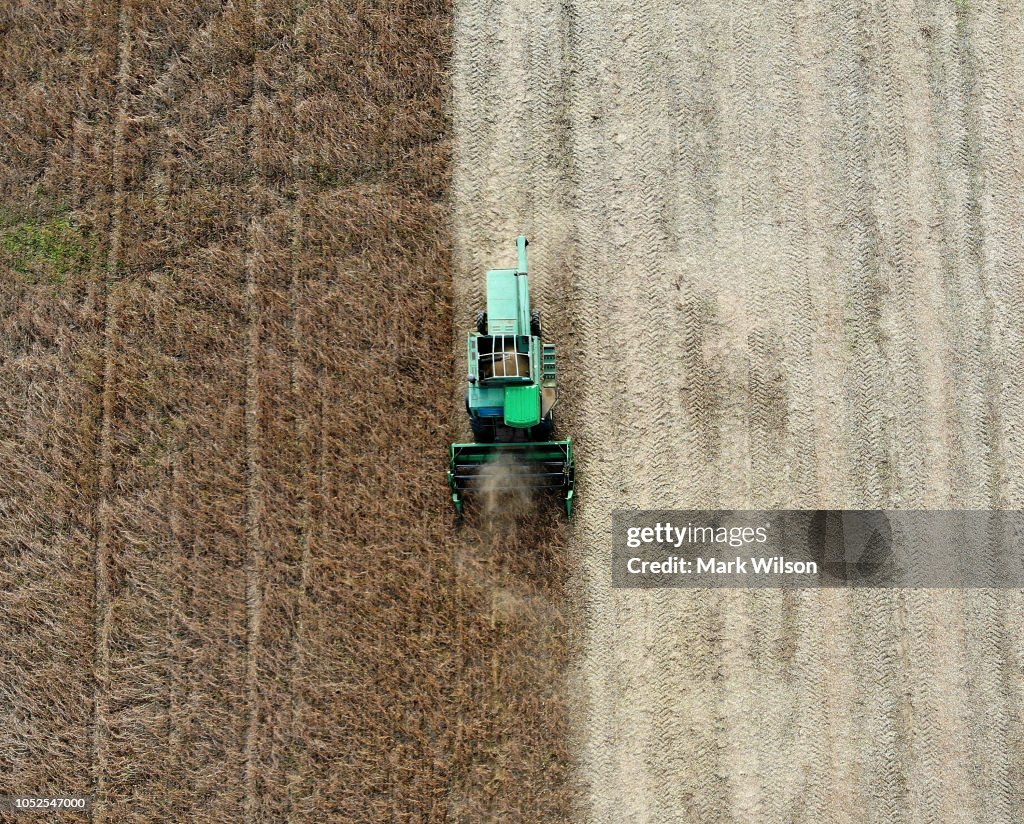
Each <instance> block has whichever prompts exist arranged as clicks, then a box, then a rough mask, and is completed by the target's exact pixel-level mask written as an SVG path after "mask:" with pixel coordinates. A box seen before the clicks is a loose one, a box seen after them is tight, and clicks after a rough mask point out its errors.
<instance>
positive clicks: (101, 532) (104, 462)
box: [92, 3, 131, 822]
mask: <svg viewBox="0 0 1024 824" xmlns="http://www.w3.org/2000/svg"><path fill="white" fill-rule="evenodd" d="M128 22H129V21H128V12H127V9H126V8H125V7H124V5H123V4H122V3H119V4H118V9H117V19H116V26H117V82H116V90H115V107H116V113H115V119H114V135H113V154H112V158H111V164H112V172H111V174H112V177H113V187H114V201H113V207H112V212H111V223H110V230H109V247H108V249H107V266H106V272H105V278H104V279H105V287H104V290H103V383H102V389H101V410H102V411H101V422H100V440H99V445H98V453H99V454H98V463H99V469H100V472H99V493H100V497H99V502H98V507H97V513H96V523H97V535H96V560H95V569H94V575H95V612H94V615H95V619H94V630H95V641H94V644H95V653H94V655H95V657H94V660H93V667H94V671H95V678H96V686H95V691H94V693H93V706H94V719H93V730H92V750H93V752H92V754H93V766H94V769H95V804H94V806H93V810H92V820H93V822H103V821H105V820H106V810H107V770H108V765H107V761H108V759H107V745H108V742H107V733H108V729H107V719H108V716H109V713H110V708H109V705H108V703H109V702H108V697H109V693H108V689H109V682H110V630H111V624H112V622H113V615H112V612H111V594H110V568H109V567H110V540H111V531H112V526H111V512H112V507H113V502H112V497H113V495H114V476H113V433H112V431H111V426H112V422H113V416H114V351H113V350H114V336H115V334H116V329H117V319H116V308H115V307H113V306H112V305H111V303H112V295H111V292H112V284H113V283H114V282H115V280H116V279H117V276H118V273H119V266H120V254H121V221H122V219H123V215H124V203H125V175H124V146H125V125H126V120H127V112H126V110H127V105H128V88H127V84H128V77H129V62H130V59H131V43H130V41H129V34H128Z"/></svg>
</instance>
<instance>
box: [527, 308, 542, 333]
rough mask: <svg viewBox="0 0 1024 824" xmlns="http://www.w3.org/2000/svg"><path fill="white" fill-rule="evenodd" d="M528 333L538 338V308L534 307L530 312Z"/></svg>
mask: <svg viewBox="0 0 1024 824" xmlns="http://www.w3.org/2000/svg"><path fill="white" fill-rule="evenodd" d="M530 334H531V335H533V336H534V337H535V338H539V337H540V336H541V334H540V310H539V309H534V310H533V311H532V312H530Z"/></svg>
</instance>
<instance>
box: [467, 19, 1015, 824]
mask: <svg viewBox="0 0 1024 824" xmlns="http://www.w3.org/2000/svg"><path fill="white" fill-rule="evenodd" d="M1022 34H1024V32H1022V27H1021V21H1020V18H1019V15H1016V14H1014V13H1013V11H1012V10H1011V9H1009V7H1006V6H1000V5H997V4H995V3H992V2H955V3H954V2H926V3H917V4H912V3H903V2H896V3H873V4H856V3H855V4H852V5H851V4H833V3H822V2H812V3H809V4H792V3H785V2H770V3H767V4H760V3H758V4H755V3H731V4H730V3H725V4H723V3H713V2H698V3H685V4H684V3H678V2H673V3H654V2H639V3H613V2H606V1H605V0H581V2H570V3H562V2H558V3H556V2H545V1H544V0H519V2H512V3H506V4H501V5H500V6H495V4H493V3H489V2H483V1H482V0H465V2H462V3H460V4H459V6H458V13H457V16H456V54H455V76H454V79H453V85H454V91H455V127H456V137H457V144H456V163H455V170H454V191H455V198H456V203H455V226H456V236H455V248H456V319H457V320H458V321H459V322H460V325H461V326H462V327H463V328H464V327H466V325H467V324H468V322H469V319H470V318H471V316H472V312H473V310H475V309H476V308H477V305H476V304H477V301H478V295H479V289H480V273H481V272H482V271H483V270H484V269H486V268H487V267H488V266H493V265H495V264H496V262H498V261H500V260H504V259H508V256H509V254H510V249H511V239H512V238H514V236H515V235H516V234H517V233H519V232H520V231H522V232H523V233H525V234H527V235H528V236H530V237H531V239H532V241H533V243H532V245H531V253H532V257H531V273H532V275H533V277H532V282H533V284H534V286H535V288H538V289H539V292H540V301H541V304H542V307H543V309H544V310H545V312H546V315H547V328H548V330H552V331H554V333H555V340H556V342H557V343H558V344H559V346H560V358H561V363H562V366H561V370H560V371H561V374H562V375H564V376H566V391H567V395H568V400H567V401H566V402H565V403H564V404H563V405H562V407H561V408H560V413H561V415H560V422H561V425H562V432H563V433H565V434H572V435H573V436H574V437H576V438H577V439H578V444H579V454H580V478H581V483H580V486H579V496H580V499H579V500H580V509H579V518H578V522H577V523H576V525H575V528H574V530H573V539H572V545H571V547H570V551H571V552H572V553H573V563H575V564H578V565H579V573H578V578H577V579H576V580H575V585H574V586H575V589H574V591H575V598H576V602H577V604H578V607H579V611H580V614H581V615H582V616H583V638H582V641H581V656H580V659H581V660H580V663H579V688H578V692H576V693H575V694H574V696H573V703H574V706H575V707H576V709H577V713H578V725H577V728H576V731H577V735H578V738H579V742H580V748H579V753H578V767H579V769H578V777H579V780H580V784H581V787H582V793H583V796H584V799H585V802H584V805H583V817H585V818H586V819H587V820H592V821H601V822H622V821H693V822H728V821H736V822H750V821H757V822H795V821H806V822H821V821H830V822H831V821H835V822H841V821H849V822H862V821H943V822H954V821H962V822H981V821H986V822H1015V821H1020V820H1022V819H1024V793H1022V790H1021V787H1022V781H1021V779H1022V776H1024V727H1022V721H1024V719H1022V700H1024V686H1022V685H1024V677H1022V676H1024V645H1022V642H1021V638H1022V637H1024V635H1022V630H1024V599H1022V596H1021V593H1020V592H1005V591H998V592H991V591H974V592H967V593H965V592H947V591H925V590H921V591H901V592H897V591H857V592H842V591H838V592H837V591H827V592H821V591H803V592H797V593H789V594H783V593H780V592H771V591H759V592H744V591H711V592H703V591H701V592H698V591H672V590H665V591H647V592H638V591H613V590H611V588H610V585H609V584H610V566H609V565H610V549H611V548H610V532H609V530H610V514H611V511H612V510H613V509H615V508H617V507H620V506H640V507H646V508H672V507H675V508H680V509H684V508H686V509H692V508H701V507H707V508H732V507H735V508H757V507H795V508H818V507H830V508H832V507H835V508H843V507H845V508H873V507H874V508H958V507H959V508H989V507H996V508H1020V507H1022V506H1024V454H1022V448H1024V440H1022V438H1021V421H1022V413H1024V407H1022V385H1024V384H1022V380H1021V379H1022V368H1021V364H1022V363H1024V322H1022V319H1021V317H1020V311H1019V310H1020V303H1021V300H1020V299H1021V295H1022V290H1024V269H1022V267H1021V260H1024V225H1022V224H1024V207H1022V196H1024V171H1022V170H1024V141H1022V136H1024V116H1022V112H1024V105H1022V104H1024V62H1022V58H1021V52H1020V49H1019V48H1018V45H1019V43H1020V42H1021V37H1022ZM457 351H458V350H457Z"/></svg>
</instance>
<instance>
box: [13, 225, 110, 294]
mask: <svg viewBox="0 0 1024 824" xmlns="http://www.w3.org/2000/svg"><path fill="white" fill-rule="evenodd" d="M5 217H7V216H6V215H5ZM5 223H7V224H8V225H6V226H4V225H3V224H5ZM0 226H3V228H0V256H2V257H3V258H4V262H5V263H7V265H9V266H10V267H11V268H12V269H14V271H15V272H17V273H18V274H20V275H21V276H22V277H23V278H24V279H25V280H26V281H27V282H29V283H33V284H46V285H50V286H61V285H63V284H65V283H67V281H68V280H69V279H70V278H73V277H75V276H76V275H79V274H82V273H84V272H85V271H86V270H87V269H88V266H89V258H90V254H91V246H90V244H89V240H88V238H87V237H86V235H85V233H84V232H83V231H82V230H81V229H80V228H79V227H77V226H76V225H75V224H74V223H72V222H71V221H70V220H69V219H68V218H67V217H64V216H59V217H53V218H48V219H46V220H23V221H21V222H17V223H9V222H8V221H7V220H4V221H2V222H0Z"/></svg>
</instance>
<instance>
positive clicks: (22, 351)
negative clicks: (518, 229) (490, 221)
mask: <svg viewBox="0 0 1024 824" xmlns="http://www.w3.org/2000/svg"><path fill="white" fill-rule="evenodd" d="M451 35H452V28H451V9H450V7H449V6H448V5H447V4H446V3H445V2H388V3H373V2H353V3H349V2H308V3H307V2H297V1H296V2H293V1H292V0H285V1H284V2H275V0H262V2H261V0H254V2H241V3H234V2H226V3H221V2H200V3H182V2H177V3H155V2H146V0H123V2H98V3H80V2H55V3H45V4H43V3H8V4H6V5H5V6H4V7H3V9H2V10H0V66H2V67H3V68H2V72H0V82H2V85H3V93H4V104H3V106H2V107H0V210H2V211H0V267H2V268H0V650H2V656H3V660H4V665H3V667H2V669H0V793H19V794H36V793H44V792H52V793H63V794H86V795H90V796H92V798H93V800H94V807H93V811H92V813H91V819H92V820H93V821H96V822H120V821H140V822H142V821H146V822H153V821H188V822H203V821H209V822H239V821H246V822H262V821H267V822H269V821H275V822H278V821H295V822H303V821H310V822H312V821H317V822H322V821H352V822H367V821H403V822H428V821H429V822H437V821H467V822H468V821H481V820H487V819H488V818H491V817H498V818H503V819H504V820H523V821H530V820H534V821H541V820H547V819H554V820H558V819H564V818H565V817H566V816H567V815H568V812H567V811H568V809H569V807H568V805H569V801H570V798H569V794H568V792H569V791H568V789H567V787H568V784H567V783H566V781H565V775H566V773H567V764H568V763H569V761H568V756H567V754H566V751H565V746H566V745H565V741H566V738H567V735H566V731H565V724H566V721H565V719H566V717H567V716H566V713H565V711H564V700H565V699H564V695H565V690H563V689H561V688H560V687H558V686H553V685H557V684H558V678H559V677H560V676H559V673H560V672H561V669H562V668H563V666H564V665H563V661H564V657H565V655H566V640H565V639H566V632H565V631H564V627H563V624H564V617H563V616H562V612H561V610H562V608H563V607H562V604H563V592H562V590H563V585H564V582H565V579H566V573H565V570H564V568H563V567H564V565H563V560H562V559H563V558H564V557H565V555H564V553H563V552H559V551H558V535H557V532H555V530H554V527H549V526H543V525H542V526H535V525H531V524H523V525H520V526H518V527H516V528H515V529H512V530H511V532H510V534H508V535H507V536H505V537H504V538H503V540H502V541H500V542H497V541H494V540H492V539H490V538H489V537H488V535H487V533H485V532H482V531H480V530H479V529H477V528H476V527H474V525H473V524H469V525H468V526H467V528H466V529H465V530H463V532H461V533H459V534H457V535H456V534H455V533H454V532H453V530H452V518H451V512H450V505H449V502H448V499H447V488H446V486H445V482H444V468H445V463H444V462H445V455H446V449H447V443H448V441H449V440H450V438H451V437H452V436H453V435H454V434H455V426H454V418H453V410H452V409H451V407H450V400H451V396H452V391H453V390H452V373H453V363H452V355H451V349H452V347H451V340H452V307H453V303H452V275H451V248H452V244H451V237H452V226H451V218H450V215H451V207H450V194H449V189H450V169H451V135H450V111H449V102H450V93H449V73H448V70H447V67H448V64H449V59H450V53H451V43H452V36H451Z"/></svg>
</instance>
